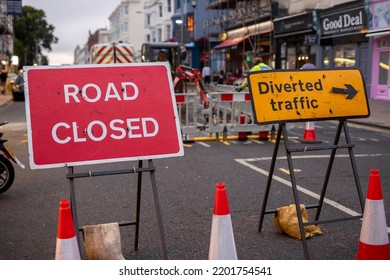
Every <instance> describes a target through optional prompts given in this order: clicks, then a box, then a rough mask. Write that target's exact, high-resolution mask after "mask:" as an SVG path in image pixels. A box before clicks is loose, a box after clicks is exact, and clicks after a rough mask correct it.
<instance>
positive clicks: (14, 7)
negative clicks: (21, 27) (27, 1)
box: [6, 0, 22, 16]
mask: <svg viewBox="0 0 390 280" xmlns="http://www.w3.org/2000/svg"><path fill="white" fill-rule="evenodd" d="M6 2H7V15H9V16H21V15H22V0H8V1H6Z"/></svg>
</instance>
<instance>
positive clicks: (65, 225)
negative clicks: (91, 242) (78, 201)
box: [55, 200, 81, 260]
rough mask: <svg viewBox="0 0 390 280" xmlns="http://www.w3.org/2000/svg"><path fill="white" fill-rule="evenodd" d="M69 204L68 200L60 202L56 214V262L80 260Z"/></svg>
mask: <svg viewBox="0 0 390 280" xmlns="http://www.w3.org/2000/svg"><path fill="white" fill-rule="evenodd" d="M69 204H70V202H69V200H61V201H60V209H59V212H58V229H57V244H56V258H55V259H56V260H80V259H81V258H80V251H79V247H78V244H77V239H76V232H75V229H74V224H73V217H72V212H71V210H70V206H69Z"/></svg>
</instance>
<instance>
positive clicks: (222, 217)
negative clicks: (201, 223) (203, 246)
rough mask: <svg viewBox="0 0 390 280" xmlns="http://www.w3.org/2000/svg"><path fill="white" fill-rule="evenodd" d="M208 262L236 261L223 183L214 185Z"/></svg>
mask: <svg viewBox="0 0 390 280" xmlns="http://www.w3.org/2000/svg"><path fill="white" fill-rule="evenodd" d="M209 260H237V251H236V244H235V242H234V234H233V227H232V221H231V218H230V210H229V203H228V198H227V193H226V188H225V183H222V182H219V183H217V184H216V190H215V198H214V214H213V221H212V225H211V237H210V248H209Z"/></svg>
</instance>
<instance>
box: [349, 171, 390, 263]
mask: <svg viewBox="0 0 390 280" xmlns="http://www.w3.org/2000/svg"><path fill="white" fill-rule="evenodd" d="M386 225H387V223H386V216H385V208H384V204H383V195H382V185H381V180H380V176H379V170H378V169H371V173H370V179H369V182H368V190H367V197H366V204H365V207H364V213H363V223H362V229H361V233H360V242H359V248H358V252H357V255H356V259H358V260H390V245H389V235H388V232H387V226H386Z"/></svg>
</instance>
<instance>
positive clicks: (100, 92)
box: [25, 63, 184, 169]
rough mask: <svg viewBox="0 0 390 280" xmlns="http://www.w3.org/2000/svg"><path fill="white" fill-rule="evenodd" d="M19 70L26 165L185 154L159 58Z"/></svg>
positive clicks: (35, 166)
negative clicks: (23, 89) (21, 73)
mask: <svg viewBox="0 0 390 280" xmlns="http://www.w3.org/2000/svg"><path fill="white" fill-rule="evenodd" d="M25 70H26V71H25V81H26V85H27V87H26V113H27V114H26V115H27V127H28V138H29V154H30V167H31V168H32V169H38V168H52V167H61V166H75V165H86V164H94V163H105V162H119V161H130V160H141V159H154V158H164V157H173V156H182V155H183V154H184V152H183V144H182V139H181V133H180V126H179V122H178V117H177V110H176V103H175V99H174V93H173V86H172V79H171V76H170V70H169V66H167V65H166V64H163V63H142V64H138V63H133V64H127V65H123V64H118V65H116V64H115V65H88V66H86V65H83V66H80V67H79V66H65V67H50V66H49V67H26V68H25Z"/></svg>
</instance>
